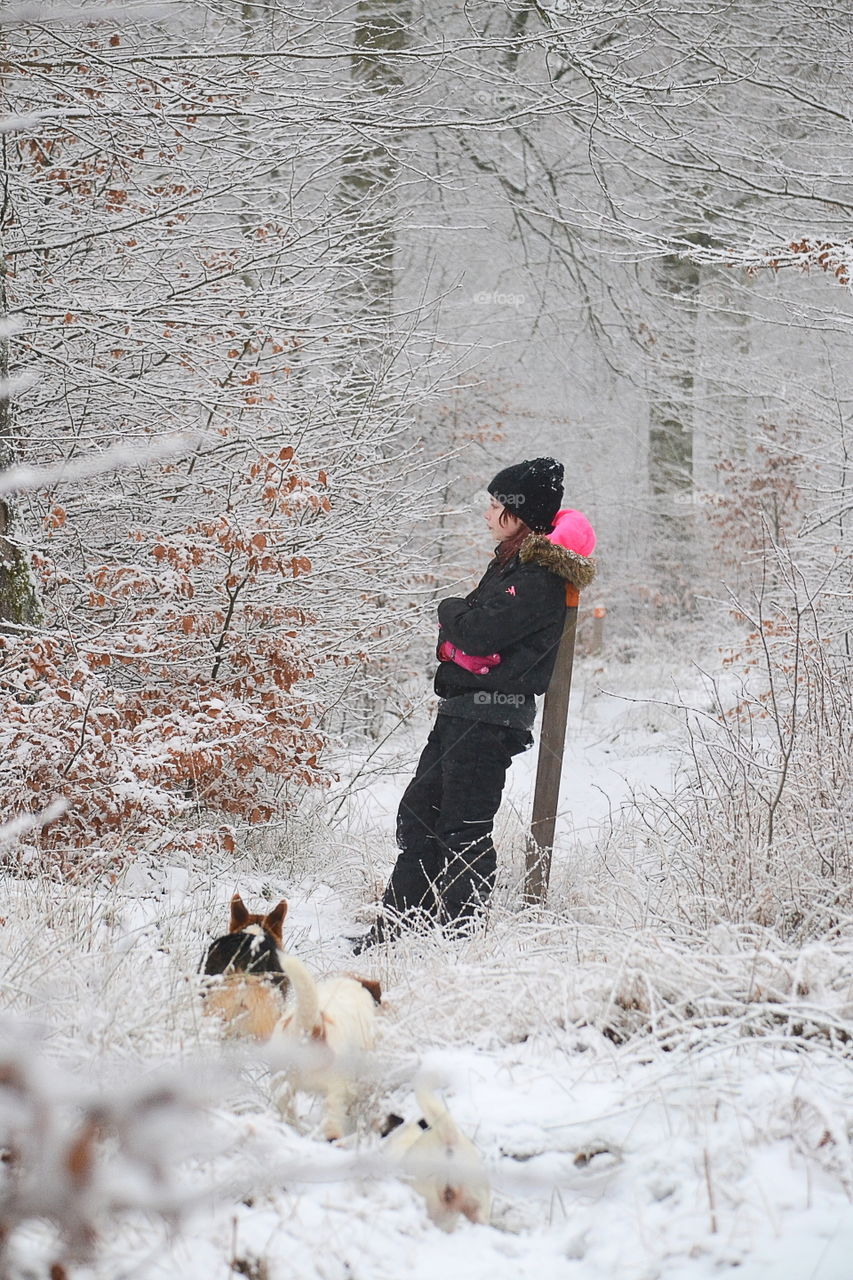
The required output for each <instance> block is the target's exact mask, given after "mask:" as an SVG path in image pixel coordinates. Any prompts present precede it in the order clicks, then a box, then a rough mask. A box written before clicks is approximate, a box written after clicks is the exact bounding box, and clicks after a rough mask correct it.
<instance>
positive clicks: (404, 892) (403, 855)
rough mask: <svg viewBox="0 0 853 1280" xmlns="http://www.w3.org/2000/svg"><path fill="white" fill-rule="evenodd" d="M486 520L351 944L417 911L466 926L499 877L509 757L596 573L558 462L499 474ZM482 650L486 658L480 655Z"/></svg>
mask: <svg viewBox="0 0 853 1280" xmlns="http://www.w3.org/2000/svg"><path fill="white" fill-rule="evenodd" d="M489 493H490V494H491V495H492V499H491V503H490V505H489V507H488V508H487V510H486V512H485V518H486V523H487V524H488V526H489V529H490V531H491V533H492V536H493V537H494V538H496V539H497V543H498V545H497V547H496V548H495V554H494V558H493V559H492V560H491V562H490V563H489V566H488V568H487V569H486V572H485V574H484V575H483V577H482V579H481V580H480V582H479V584H478V585H477V587H476V588H475V589H474V590H473V591H472V592H471V594H470V595H468V596H466V597H465V599H464V600H463V599H460V598H458V597H456V596H451V597H449V598H448V599H447V600H442V601H441V603H440V604H439V606H438V622H439V628H440V630H439V643H438V648H437V657H438V659H439V667H438V671H437V672H436V676H435V683H434V688H435V692H436V693H437V694H438V696H439V698H440V702H439V705H438V714H437V716H436V721H435V725H434V727H433V729H432V731H431V733H430V735H429V737H428V739H427V743H426V746H425V748H424V751H423V754H422V755H421V758H420V761H419V762H418V767H417V772H416V773H415V776H414V778H413V780H412V781H411V782H410V783H409V786H408V787H407V788H406V791H405V793H404V795H403V799H402V801H401V802H400V808H399V811H398V814H397V844H398V846H399V848H400V854H399V857H398V858H397V862H396V865H395V867H394V870H393V872H392V875H391V879H390V881H389V883H388V887H387V889H386V890H385V894H384V896H383V899H382V907H383V910H382V912H381V914H380V916H379V917H378V919H377V920H376V922H375V923H374V925H373V926H372V928H371V929H370V930H369V931H368V933H366V934H365V935H364V936H363V937H362V938H360V939H358V941H357V943H356V947H355V950H356V952H357V953H360V952H362V951H364V950H366V949H367V948H368V947H371V946H374V945H375V944H376V943H377V942H380V941H382V940H383V939H386V938H389V937H394V936H396V934H397V932H398V931H399V928H400V925H401V924H402V923H414V922H416V921H417V920H418V919H419V918H421V919H423V918H424V917H426V918H428V919H431V920H434V921H440V922H441V923H443V924H444V925H445V926H450V927H451V928H453V927H456V928H461V929H465V928H466V927H469V926H470V923H471V919H472V917H474V916H475V915H476V914H477V913H478V912H481V911H482V909H483V907H484V906H485V905H486V903H487V902H488V900H489V896H490V894H491V891H492V887H493V885H494V880H495V868H496V861H497V859H496V854H495V847H494V845H493V844H492V824H493V822H494V817H495V814H496V813H497V811H498V807H499V805H500V801H501V793H502V792H503V788H504V782H505V780H506V772H507V769H508V768H509V765H510V763H511V761H512V757H513V756H514V755H517V754H518V753H519V752H520V751H524V750H526V749H527V748H528V747H530V746H531V745H532V743H533V735H532V733H531V729H532V727H533V721H534V718H535V715H536V694H541V693H544V692H545V690H546V689H547V687H548V682H549V680H550V678H551V673H552V672H553V669H554V662H555V660H556V656H557V649H558V646H559V643H560V638H561V636H562V632H563V625H564V622H565V614H566V601H565V584H566V582H570V583H572V584H573V585H574V586H575V587H578V588H581V587H586V586H588V585H589V584H590V582H591V581H592V579H593V577H594V576H595V564H594V562H593V561H592V560H590V559H589V556H590V554H591V552H592V550H593V548H594V546H595V534H594V533H593V531H592V526H591V525H590V523H589V521H588V520H587V519H586V517H585V516H583V515H581V513H580V512H579V511H561V510H560V501H561V499H562V496H563V468H562V465H561V464H560V463H559V462H556V461H555V460H554V459H553V458H534V459H533V460H532V461H525V462H520V463H518V464H517V465H515V466H511V467H506V468H505V469H504V470H503V471H500V472H498V474H497V475H496V476H495V478H494V480H492V482H491V484H490V485H489ZM480 655H485V656H480Z"/></svg>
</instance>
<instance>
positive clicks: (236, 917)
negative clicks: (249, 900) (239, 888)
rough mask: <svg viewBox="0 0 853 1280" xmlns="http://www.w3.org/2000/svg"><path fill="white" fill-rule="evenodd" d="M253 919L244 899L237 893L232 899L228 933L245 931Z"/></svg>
mask: <svg viewBox="0 0 853 1280" xmlns="http://www.w3.org/2000/svg"><path fill="white" fill-rule="evenodd" d="M251 918H252V917H251V916H250V915H249V913H248V911H247V910H246V906H245V904H244V902H243V899H242V898H241V897H240V895H239V893H235V894H234V897H233V898H232V899H231V919H230V921H229V923H228V932H229V933H236V932H237V931H238V929H245V927H246V925H247V924H248V923H249V921H250V920H251Z"/></svg>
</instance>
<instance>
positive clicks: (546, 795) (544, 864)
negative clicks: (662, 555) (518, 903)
mask: <svg viewBox="0 0 853 1280" xmlns="http://www.w3.org/2000/svg"><path fill="white" fill-rule="evenodd" d="M578 600H579V595H578V591H577V588H575V587H573V586H571V585H570V584H569V583H566V620H565V623H564V625H563V635H562V639H561V640H560V647H559V649H558V650H557V661H556V663H555V664H554V674H553V675H552V677H551V683H550V684H549V686H548V692H547V693H546V694H545V705H544V707H543V710H542V734H541V737H540V739H539V760H538V763H537V766H536V787H535V790H534V792H533V818H532V821H531V823H530V834H529V835H528V837H527V848H526V851H525V863H526V870H525V876H524V901H525V902H526V903H527V904H528V905H530V906H535V905H536V904H537V903H538V904H542V903H544V901H545V898H546V896H547V893H548V881H549V880H550V878H551V850H552V848H553V844H554V824H555V822H556V819H557V805H558V804H559V800H560V775H561V773H562V769H563V747H564V745H565V741H566V718H567V716H568V712H569V695H570V693H571V691H572V663H573V661H574V656H575V631H576V630H577V623H578Z"/></svg>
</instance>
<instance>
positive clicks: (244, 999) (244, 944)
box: [203, 893, 290, 1041]
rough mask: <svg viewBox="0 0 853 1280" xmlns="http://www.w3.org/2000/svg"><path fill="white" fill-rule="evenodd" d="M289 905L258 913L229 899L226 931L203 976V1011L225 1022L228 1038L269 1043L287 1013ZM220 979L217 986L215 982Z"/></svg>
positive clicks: (212, 946) (236, 896)
mask: <svg viewBox="0 0 853 1280" xmlns="http://www.w3.org/2000/svg"><path fill="white" fill-rule="evenodd" d="M286 915H287V903H286V902H285V901H284V899H282V901H281V902H279V904H278V905H277V906H275V907H273V909H272V911H268V912H265V913H260V912H259V913H257V914H254V913H252V912H251V911H248V910H247V909H246V906H245V904H244V902H243V899H242V898H241V897H240V895H239V893H235V894H234V896H233V898H232V899H231V917H230V921H229V925H228V932H227V933H226V934H223V936H222V937H221V938H217V939H216V940H215V941H214V942H212V943H211V944H210V946H209V947H208V949H207V954H206V956H205V958H204V965H203V972H204V974H205V976H206V977H207V978H210V979H214V981H211V982H209V983H207V984H206V988H205V991H204V997H205V1001H204V1011H205V1013H207V1014H210V1015H212V1016H214V1017H218V1018H221V1019H222V1022H223V1023H224V1024H225V1034H226V1035H228V1036H233V1037H239V1038H241V1039H250V1040H259V1041H265V1040H269V1038H270V1036H271V1035H272V1033H273V1030H274V1028H275V1025H276V1023H277V1022H278V1020H279V1018H280V1017H281V1016H282V1013H283V1012H284V1002H285V999H286V997H287V991H288V987H289V985H290V984H289V981H288V977H287V974H286V973H285V971H284V966H283V964H282V958H283V952H282V951H281V943H282V930H283V927H284V918H285V916H286ZM216 979H218V981H216Z"/></svg>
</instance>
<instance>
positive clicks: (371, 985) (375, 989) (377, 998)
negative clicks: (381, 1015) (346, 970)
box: [352, 973, 382, 1004]
mask: <svg viewBox="0 0 853 1280" xmlns="http://www.w3.org/2000/svg"><path fill="white" fill-rule="evenodd" d="M352 976H353V977H354V978H355V980H356V982H360V983H361V985H362V986H363V987H364V989H365V991H369V992H370V994H371V995H372V996H373V999H374V1002H375V1003H376V1004H381V1003H382V988H381V986H380V985H379V983H378V982H377V981H376V979H375V978H360V977H359V976H358V974H357V973H354V974H353V975H352Z"/></svg>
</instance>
